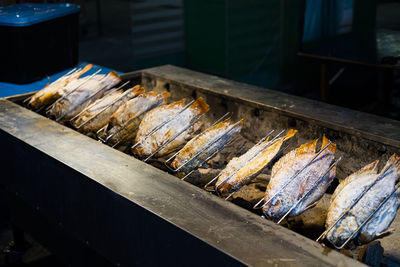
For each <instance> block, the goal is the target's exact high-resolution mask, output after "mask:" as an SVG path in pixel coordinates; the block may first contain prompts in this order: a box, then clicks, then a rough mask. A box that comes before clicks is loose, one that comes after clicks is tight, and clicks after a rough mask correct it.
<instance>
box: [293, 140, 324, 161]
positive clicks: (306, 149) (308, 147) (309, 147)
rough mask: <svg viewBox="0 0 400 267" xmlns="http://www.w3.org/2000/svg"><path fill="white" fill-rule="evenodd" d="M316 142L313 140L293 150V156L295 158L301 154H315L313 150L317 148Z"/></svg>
mask: <svg viewBox="0 0 400 267" xmlns="http://www.w3.org/2000/svg"><path fill="white" fill-rule="evenodd" d="M317 142H318V139H315V140H314V141H311V142H308V143H305V144H303V145H301V146H300V147H299V148H297V149H296V150H295V156H296V157H297V156H300V155H302V154H308V153H315V149H316V148H317Z"/></svg>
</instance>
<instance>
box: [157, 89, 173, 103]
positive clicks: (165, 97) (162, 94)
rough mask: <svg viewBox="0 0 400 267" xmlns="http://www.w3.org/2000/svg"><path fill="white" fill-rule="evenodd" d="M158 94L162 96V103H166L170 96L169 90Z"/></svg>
mask: <svg viewBox="0 0 400 267" xmlns="http://www.w3.org/2000/svg"><path fill="white" fill-rule="evenodd" d="M160 95H161V97H162V98H163V103H164V104H165V103H167V100H168V98H169V97H170V96H171V94H170V93H169V92H167V91H165V92H162V93H161V94H160Z"/></svg>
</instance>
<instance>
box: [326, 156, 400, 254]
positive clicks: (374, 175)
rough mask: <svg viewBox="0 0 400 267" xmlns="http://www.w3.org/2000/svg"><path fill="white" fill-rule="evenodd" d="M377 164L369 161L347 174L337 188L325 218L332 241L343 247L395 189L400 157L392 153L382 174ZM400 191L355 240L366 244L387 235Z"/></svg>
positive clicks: (399, 173)
mask: <svg viewBox="0 0 400 267" xmlns="http://www.w3.org/2000/svg"><path fill="white" fill-rule="evenodd" d="M377 165H378V161H374V162H372V163H370V164H368V165H367V166H365V167H364V168H362V169H360V170H359V171H357V172H355V173H353V174H352V175H350V176H348V177H347V178H346V179H345V180H343V181H342V183H341V184H340V185H339V186H338V187H337V189H336V190H335V193H334V194H333V196H332V199H331V205H330V207H329V209H328V214H327V220H326V227H327V229H329V228H330V227H332V226H333V228H332V229H331V230H330V231H329V232H328V233H327V236H326V238H327V239H328V240H329V242H331V243H332V244H334V245H336V246H341V245H342V244H343V243H344V242H345V241H346V240H347V239H348V238H350V236H351V235H352V233H353V232H355V231H356V229H357V228H359V227H360V226H361V224H362V223H363V222H364V221H365V220H366V219H367V218H368V216H370V215H371V214H372V213H373V211H374V210H376V209H377V208H378V206H379V205H380V203H381V201H383V200H384V199H385V198H386V197H388V196H389V195H390V194H391V192H392V191H393V190H394V187H395V184H396V181H397V180H398V179H399V176H400V157H399V156H397V155H396V154H394V155H392V157H391V158H390V159H389V160H388V161H387V163H386V166H385V167H384V168H383V169H382V171H381V172H380V173H378V172H377ZM378 179H379V180H378ZM375 182H376V184H375V185H373V186H372V187H371V188H370V189H369V190H368V191H367V192H366V193H365V194H364V196H362V197H361V198H360V200H359V201H358V202H357V204H355V205H354V207H352V208H351V210H350V211H349V212H348V213H346V215H344V217H343V218H342V219H340V220H339V222H338V223H337V224H336V225H335V226H334V223H335V222H336V221H337V220H338V219H339V218H340V217H341V216H342V214H344V212H345V211H346V210H347V209H349V208H350V207H351V206H352V205H353V203H354V202H355V201H356V200H357V199H358V198H359V197H360V196H361V195H362V193H363V192H364V191H365V190H367V189H368V188H369V187H370V186H371V185H372V184H373V183H375ZM399 193H400V192H399V191H397V192H396V193H395V194H394V195H393V196H392V197H391V198H390V199H389V200H388V201H387V202H386V203H385V204H384V205H383V206H382V207H381V208H380V209H379V210H378V212H377V213H376V214H375V215H374V216H373V217H372V218H371V220H370V221H369V222H368V223H367V224H365V225H364V226H363V227H362V228H361V229H360V232H359V234H358V235H357V236H356V240H355V241H356V243H367V242H369V241H372V240H373V239H375V238H378V237H380V236H381V235H382V234H384V231H385V230H387V228H388V227H389V226H390V224H391V222H392V221H393V220H394V218H395V216H396V211H397V208H398V207H399V204H400V203H399V202H400V200H399Z"/></svg>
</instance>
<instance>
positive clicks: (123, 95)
mask: <svg viewBox="0 0 400 267" xmlns="http://www.w3.org/2000/svg"><path fill="white" fill-rule="evenodd" d="M128 83H129V81H128V82H126V83H125V84H123V85H121V86H120V87H119V88H116V89H115V90H113V92H112V93H114V92H116V91H117V90H119V89H120V88H121V87H123V86H125V85H126V84H128ZM112 93H110V94H112ZM126 95H127V94H126V93H124V94H122V95H121V96H120V97H118V98H117V99H116V100H114V101H113V102H112V103H110V104H109V105H107V106H105V107H104V108H103V109H102V110H100V111H99V112H97V113H96V114H95V115H93V116H92V117H90V118H89V119H87V120H86V121H84V122H83V123H81V124H80V125H79V126H77V127H76V128H77V129H79V128H81V127H82V126H83V125H86V124H87V123H89V122H90V121H92V120H94V119H95V118H97V116H99V115H100V114H102V113H103V112H104V111H106V110H107V109H108V108H109V107H111V106H112V105H114V104H115V103H117V102H118V101H121V100H122V99H123V98H124V97H125V96H126Z"/></svg>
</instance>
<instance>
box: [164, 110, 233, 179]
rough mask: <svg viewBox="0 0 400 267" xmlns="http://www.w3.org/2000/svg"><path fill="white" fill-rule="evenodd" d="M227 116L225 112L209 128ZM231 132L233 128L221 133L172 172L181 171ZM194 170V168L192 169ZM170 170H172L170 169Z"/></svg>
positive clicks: (167, 161)
mask: <svg viewBox="0 0 400 267" xmlns="http://www.w3.org/2000/svg"><path fill="white" fill-rule="evenodd" d="M228 115H230V112H227V113H226V114H225V115H224V116H222V117H221V118H219V119H218V120H217V121H215V122H214V123H213V124H212V125H211V126H210V127H209V128H211V127H213V126H214V125H216V124H217V123H219V122H221V121H222V120H223V119H224V118H226V117H227V116H228ZM232 130H233V127H232V128H231V129H229V130H228V131H226V132H225V133H223V134H222V135H221V136H220V137H218V138H217V139H215V140H213V141H212V142H210V143H209V144H208V145H207V146H204V147H202V148H201V149H200V151H198V152H197V153H196V154H195V155H194V156H193V157H191V158H190V159H189V160H188V161H186V162H185V163H184V164H182V165H181V166H179V167H178V168H177V169H174V170H173V171H174V172H178V171H179V170H180V169H182V168H183V167H184V166H186V165H187V164H188V163H190V162H192V161H193V160H194V159H195V158H197V157H198V156H199V155H200V154H201V153H202V152H204V151H205V150H206V149H208V148H209V147H211V146H212V145H214V144H215V143H216V142H218V141H219V140H220V139H221V138H222V137H223V136H224V135H225V134H227V133H229V132H230V131H232ZM179 152H181V150H179V151H178V152H176V153H175V154H174V155H172V156H171V157H170V158H169V159H167V160H166V161H165V164H167V163H169V162H170V161H171V160H172V159H173V158H174V157H175V156H176V155H178V154H179ZM167 167H168V166H167ZM194 168H196V166H195V167H194ZM171 170H172V169H171Z"/></svg>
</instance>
